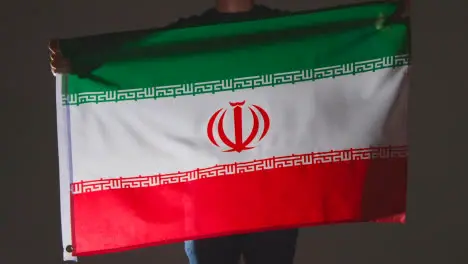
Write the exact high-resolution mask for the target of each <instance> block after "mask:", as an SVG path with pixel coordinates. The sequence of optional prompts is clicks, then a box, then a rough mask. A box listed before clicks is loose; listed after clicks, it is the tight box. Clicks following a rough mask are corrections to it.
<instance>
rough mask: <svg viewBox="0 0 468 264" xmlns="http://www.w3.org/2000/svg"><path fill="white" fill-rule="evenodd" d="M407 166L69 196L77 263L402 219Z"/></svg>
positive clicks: (295, 171)
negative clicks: (186, 244)
mask: <svg viewBox="0 0 468 264" xmlns="http://www.w3.org/2000/svg"><path fill="white" fill-rule="evenodd" d="M406 163H407V161H406V158H393V159H376V160H355V161H345V162H334V163H324V164H314V165H308V166H301V167H288V168H281V169H274V170H265V171H258V172H250V173H244V174H238V175H230V176H223V177H214V178H207V179H202V180H197V181H192V182H186V183H180V184H168V185H160V186H155V187H147V188H134V189H130V188H128V189H115V190H107V191H98V192H90V193H81V194H75V195H73V210H74V212H73V220H74V221H73V222H74V223H73V228H74V230H73V231H74V238H75V239H74V243H75V245H74V249H75V254H76V255H77V256H83V255H92V254H96V253H108V252H114V251H122V250H127V249H133V248H140V247H146V246H151V245H159V244H165V243H173V242H181V241H184V240H190V239H198V238H204V237H212V236H218V235H227V234H234V233H242V232H250V231H258V230H267V229H271V228H282V227H296V226H312V225H323V224H331V223H340V222H358V221H370V220H374V219H377V218H383V217H388V216H391V215H393V214H397V213H402V212H404V211H405V204H406Z"/></svg>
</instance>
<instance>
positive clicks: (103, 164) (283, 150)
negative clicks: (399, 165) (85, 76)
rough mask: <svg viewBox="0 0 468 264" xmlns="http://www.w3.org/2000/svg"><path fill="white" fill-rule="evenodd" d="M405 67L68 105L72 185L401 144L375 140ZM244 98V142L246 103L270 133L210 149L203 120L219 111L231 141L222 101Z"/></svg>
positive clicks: (400, 142)
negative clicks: (230, 147)
mask: <svg viewBox="0 0 468 264" xmlns="http://www.w3.org/2000/svg"><path fill="white" fill-rule="evenodd" d="M406 70H407V67H406V66H405V67H400V68H397V69H383V70H378V71H376V72H367V73H361V74H357V75H354V76H353V75H349V76H341V77H337V78H334V79H322V80H318V81H314V82H303V83H298V84H288V85H279V86H275V87H263V88H256V89H253V90H252V89H250V90H241V91H236V92H220V93H216V94H204V95H197V96H181V97H177V98H163V99H158V100H141V101H124V102H116V103H100V104H84V105H80V106H70V118H71V119H70V120H71V122H70V127H71V139H72V141H71V143H72V144H71V150H72V152H71V153H72V157H73V173H74V182H77V181H81V180H94V179H100V178H115V177H132V176H138V175H154V174H158V173H172V172H177V171H186V170H192V169H196V168H205V167H210V166H214V165H216V164H229V163H234V162H243V161H250V160H254V159H261V158H268V157H272V156H283V155H291V154H302V153H309V152H312V151H316V152H322V151H329V150H341V149H348V148H366V147H369V146H370V145H378V144H381V143H384V144H387V145H389V144H391V145H405V144H406V133H402V134H401V135H400V136H397V137H392V138H391V139H388V138H383V136H384V135H385V132H384V131H383V128H384V127H386V126H385V123H386V122H387V120H388V117H389V113H390V110H391V109H393V105H394V103H395V99H396V98H397V95H398V94H399V91H400V88H401V83H402V80H403V79H404V75H405V71H406ZM244 100H245V101H246V105H245V106H244V110H243V118H244V122H243V123H244V132H243V134H244V138H245V137H247V135H248V133H249V131H250V129H251V125H250V124H252V117H251V114H250V112H249V110H248V108H247V107H246V106H249V105H252V104H255V105H258V106H260V107H262V108H263V109H265V110H266V112H267V113H268V115H269V117H270V120H271V127H270V130H269V132H268V134H267V135H266V136H265V138H263V140H261V141H260V142H257V141H254V144H253V146H256V147H255V148H254V149H251V150H248V151H245V152H241V153H237V152H228V153H226V152H223V150H224V149H226V147H223V145H220V146H221V147H216V146H214V145H213V144H212V143H211V142H210V141H209V139H208V136H207V124H208V121H209V119H210V117H211V116H212V115H213V114H214V113H215V112H216V111H217V110H218V109H220V108H225V109H227V110H228V112H227V113H226V118H225V122H224V124H225V129H226V134H227V135H228V137H230V138H231V139H232V140H233V138H234V137H233V118H232V116H233V114H232V110H231V109H232V108H231V106H230V105H229V102H233V101H234V102H238V101H244ZM259 117H260V116H259ZM261 120H262V119H260V121H261ZM260 123H261V124H262V122H260ZM395 125H396V126H398V127H400V126H401V125H402V123H398V122H397V123H396V124H394V125H393V126H395ZM386 129H387V128H386ZM391 129H395V128H394V127H393V128H391ZM397 130H399V131H403V130H402V129H401V128H397ZM261 131H262V129H260V132H261ZM259 134H260V133H259ZM215 135H216V133H215ZM217 139H218V138H217ZM218 142H221V141H219V140H218ZM221 144H222V143H221Z"/></svg>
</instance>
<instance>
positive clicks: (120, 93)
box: [62, 54, 410, 105]
mask: <svg viewBox="0 0 468 264" xmlns="http://www.w3.org/2000/svg"><path fill="white" fill-rule="evenodd" d="M409 64H410V57H409V55H408V54H401V55H395V56H387V57H381V58H376V59H372V60H365V61H358V62H354V63H346V64H341V65H335V66H329V67H322V68H314V69H303V70H296V71H290V72H280V73H273V74H265V75H257V76H248V77H237V78H231V79H223V80H213V81H205V82H194V83H181V84H174V85H164V86H154V87H144V88H134V89H123V90H110V91H97V92H82V93H72V94H68V95H63V96H62V101H63V104H64V105H82V104H89V103H95V104H98V103H110V102H114V103H115V102H122V101H137V100H148V99H151V100H157V99H163V98H176V97H180V96H195V95H202V94H215V93H220V92H234V91H238V90H244V89H257V88H262V87H274V86H276V85H283V84H294V83H301V82H307V81H315V80H321V79H328V78H335V77H339V76H346V75H356V74H360V73H365V72H375V71H377V70H381V69H386V68H397V67H402V66H406V65H409Z"/></svg>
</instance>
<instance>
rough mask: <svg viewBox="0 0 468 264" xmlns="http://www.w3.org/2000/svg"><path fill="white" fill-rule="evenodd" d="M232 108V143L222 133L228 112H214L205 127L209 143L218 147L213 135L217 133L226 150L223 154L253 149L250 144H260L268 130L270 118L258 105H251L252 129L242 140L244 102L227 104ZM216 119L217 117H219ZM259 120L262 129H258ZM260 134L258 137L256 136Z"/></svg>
mask: <svg viewBox="0 0 468 264" xmlns="http://www.w3.org/2000/svg"><path fill="white" fill-rule="evenodd" d="M229 104H230V105H231V107H232V112H233V114H234V118H233V120H234V141H233V140H232V139H230V138H229V137H228V136H227V135H226V133H225V131H224V125H225V124H224V118H225V116H226V113H227V112H228V110H226V109H224V108H221V109H219V110H218V111H216V112H215V113H214V114H213V115H212V116H211V118H210V120H209V122H208V126H207V132H208V138H209V139H210V141H211V143H213V144H214V145H215V146H217V147H220V145H219V144H218V142H217V141H216V140H215V137H214V133H216V132H217V135H218V137H219V140H221V141H222V143H224V145H225V146H226V147H228V149H227V150H223V152H239V153H240V152H242V151H246V150H249V149H253V148H255V146H251V144H252V143H254V142H256V143H258V142H260V141H261V140H262V139H263V138H264V137H265V136H266V134H267V133H268V130H269V129H270V117H269V116H268V114H267V112H266V111H265V110H264V109H263V108H261V107H260V106H258V105H251V106H248V109H249V110H250V114H251V115H252V123H253V124H252V128H251V130H250V133H249V135H248V136H247V138H244V135H243V132H244V130H243V125H244V121H243V114H244V113H243V111H242V110H243V107H244V104H245V101H242V102H230V103H229ZM220 115H221V117H220V118H218V116H220ZM260 119H261V121H262V122H263V127H262V128H260V122H261V121H260ZM260 133H261V135H260V137H258V135H259V134H260Z"/></svg>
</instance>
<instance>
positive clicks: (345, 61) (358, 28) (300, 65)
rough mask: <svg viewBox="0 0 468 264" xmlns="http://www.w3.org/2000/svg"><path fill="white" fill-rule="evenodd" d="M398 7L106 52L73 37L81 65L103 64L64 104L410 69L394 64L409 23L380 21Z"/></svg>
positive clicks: (178, 32) (78, 80) (72, 83)
mask: <svg viewBox="0 0 468 264" xmlns="http://www.w3.org/2000/svg"><path fill="white" fill-rule="evenodd" d="M394 10H395V5H394V4H388V3H387V4H370V5H364V6H357V7H349V8H343V9H337V10H329V11H322V12H317V13H311V14H298V15H292V16H287V17H280V18H274V19H266V20H259V21H249V22H242V23H232V24H221V25H213V26H203V27H193V28H185V29H174V30H166V31H159V32H153V33H148V34H147V35H146V36H144V37H138V38H134V39H133V40H128V41H125V44H124V45H120V46H113V45H110V46H109V49H108V50H107V51H100V52H99V54H96V53H94V52H91V51H90V52H84V51H81V50H76V51H75V52H72V51H73V50H72V49H71V48H70V47H72V46H73V44H76V45H78V43H79V40H76V41H75V42H74V40H69V41H68V42H66V43H65V44H67V43H68V45H69V46H68V50H69V54H75V57H73V56H72V57H71V59H72V65H74V67H75V65H85V64H88V65H100V67H98V68H97V69H95V70H94V71H92V72H91V74H90V75H87V76H84V77H83V76H82V77H79V76H78V75H75V74H70V76H69V78H68V93H66V94H65V95H66V96H64V99H65V100H66V103H67V104H83V103H90V102H93V103H100V102H109V101H114V102H115V101H124V100H138V99H150V98H151V99H156V98H164V97H177V96H184V95H192V96H193V95H198V94H204V93H216V92H222V91H227V90H228V91H232V90H238V89H247V88H249V89H252V88H258V87H263V86H266V85H268V83H271V84H284V83H291V82H300V81H310V80H315V79H320V78H324V77H320V76H325V77H326V76H327V75H323V74H322V73H320V72H321V71H322V72H323V71H324V70H323V69H321V68H324V67H335V68H342V69H344V70H337V71H336V72H335V73H334V74H333V75H334V76H338V75H344V74H355V73H357V72H362V71H368V70H377V69H381V68H386V67H395V66H398V65H403V64H407V57H405V56H403V57H401V58H400V57H399V58H400V59H395V56H396V55H399V54H406V53H407V52H408V50H407V28H406V25H404V24H397V23H394V24H388V25H386V26H385V27H380V26H379V25H381V24H379V23H378V22H379V21H380V22H381V21H382V18H385V17H388V16H389V15H391V14H392V13H393V12H394ZM122 38H124V36H122ZM95 41H99V37H96V39H95ZM78 55H79V56H78ZM370 60H375V61H374V62H368V61H370ZM379 61H380V62H379ZM382 62H383V63H382ZM351 65H352V66H351ZM359 65H361V66H359ZM362 65H368V67H369V68H365V67H363V66H362ZM350 67H351V68H350ZM356 68H357V70H356ZM280 76H281V77H280ZM300 76H302V77H300ZM242 78H246V79H244V80H243V81H241V79H242ZM269 79H271V81H269ZM215 84H216V85H215Z"/></svg>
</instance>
